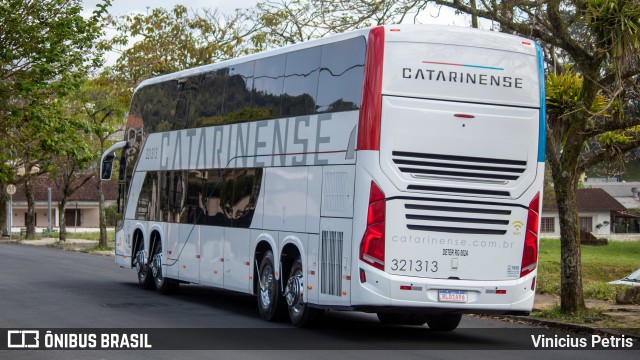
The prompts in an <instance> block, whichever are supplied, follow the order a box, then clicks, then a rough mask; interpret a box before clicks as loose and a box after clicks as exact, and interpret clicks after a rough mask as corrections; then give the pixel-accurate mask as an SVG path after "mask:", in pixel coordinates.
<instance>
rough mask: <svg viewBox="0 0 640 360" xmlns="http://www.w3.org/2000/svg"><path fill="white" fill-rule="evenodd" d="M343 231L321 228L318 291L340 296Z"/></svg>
mask: <svg viewBox="0 0 640 360" xmlns="http://www.w3.org/2000/svg"><path fill="white" fill-rule="evenodd" d="M343 235H344V233H343V232H340V231H327V230H322V239H321V241H322V243H321V247H322V254H321V264H320V265H321V268H320V270H321V274H322V279H321V283H320V292H321V293H323V294H328V295H334V296H341V291H342V242H343Z"/></svg>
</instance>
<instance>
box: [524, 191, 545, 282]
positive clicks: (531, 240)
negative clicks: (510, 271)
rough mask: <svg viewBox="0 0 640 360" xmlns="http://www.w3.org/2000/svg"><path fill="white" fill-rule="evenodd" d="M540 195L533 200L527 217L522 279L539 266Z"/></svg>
mask: <svg viewBox="0 0 640 360" xmlns="http://www.w3.org/2000/svg"><path fill="white" fill-rule="evenodd" d="M539 214H540V193H538V194H536V196H535V197H534V198H533V200H531V203H530V204H529V213H528V215H527V230H526V232H525V235H524V250H523V251H522V266H521V267H520V277H523V276H525V275H527V274H529V273H530V272H532V271H533V270H535V268H536V266H537V265H538V222H539V217H540V215H539Z"/></svg>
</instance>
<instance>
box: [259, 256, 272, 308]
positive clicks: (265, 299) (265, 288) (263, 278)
mask: <svg viewBox="0 0 640 360" xmlns="http://www.w3.org/2000/svg"><path fill="white" fill-rule="evenodd" d="M273 284H274V279H273V268H272V267H271V266H270V265H267V266H265V267H264V269H262V274H261V275H260V302H261V303H262V305H263V307H264V308H268V307H269V306H271V299H272V298H273Z"/></svg>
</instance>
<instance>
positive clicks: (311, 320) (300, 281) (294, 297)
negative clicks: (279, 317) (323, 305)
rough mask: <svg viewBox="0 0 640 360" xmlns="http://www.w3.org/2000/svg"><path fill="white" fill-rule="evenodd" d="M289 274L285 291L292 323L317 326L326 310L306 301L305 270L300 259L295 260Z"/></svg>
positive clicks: (298, 325)
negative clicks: (310, 304) (313, 306)
mask: <svg viewBox="0 0 640 360" xmlns="http://www.w3.org/2000/svg"><path fill="white" fill-rule="evenodd" d="M289 274H290V275H289V279H288V280H287V286H286V288H285V291H284V293H285V300H286V301H287V308H288V310H289V319H290V320H291V324H293V326H295V327H315V326H317V325H318V324H319V323H320V321H321V320H322V317H323V315H324V310H322V309H316V308H312V307H310V306H309V305H308V304H307V303H306V302H305V299H304V292H305V284H304V272H303V270H302V261H301V260H300V259H296V260H295V261H294V262H293V265H292V266H291V271H290V272H289Z"/></svg>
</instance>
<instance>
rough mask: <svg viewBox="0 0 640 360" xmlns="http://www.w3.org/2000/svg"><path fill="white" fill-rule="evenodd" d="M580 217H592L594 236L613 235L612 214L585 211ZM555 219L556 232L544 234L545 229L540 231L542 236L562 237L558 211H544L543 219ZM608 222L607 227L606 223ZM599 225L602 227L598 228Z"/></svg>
mask: <svg viewBox="0 0 640 360" xmlns="http://www.w3.org/2000/svg"><path fill="white" fill-rule="evenodd" d="M578 216H579V217H591V224H592V229H591V232H592V233H593V234H594V235H609V234H611V214H610V212H608V211H585V212H581V213H580V214H579V215H578ZM548 217H553V219H554V220H553V221H554V230H555V231H554V232H543V231H542V230H543V227H541V229H540V233H541V236H542V237H544V236H545V235H548V236H560V218H559V215H558V212H557V211H542V218H548ZM605 221H606V222H608V224H607V225H605V224H604V223H605ZM598 225H601V226H600V228H598Z"/></svg>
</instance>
